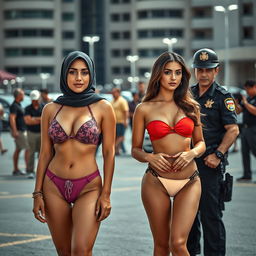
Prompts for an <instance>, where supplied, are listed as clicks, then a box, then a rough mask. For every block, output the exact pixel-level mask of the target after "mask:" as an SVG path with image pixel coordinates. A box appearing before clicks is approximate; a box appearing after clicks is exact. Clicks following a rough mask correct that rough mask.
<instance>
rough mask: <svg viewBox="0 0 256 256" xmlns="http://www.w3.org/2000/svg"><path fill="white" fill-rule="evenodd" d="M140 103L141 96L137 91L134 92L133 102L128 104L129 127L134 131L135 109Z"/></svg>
mask: <svg viewBox="0 0 256 256" xmlns="http://www.w3.org/2000/svg"><path fill="white" fill-rule="evenodd" d="M139 103H140V99H139V94H138V92H137V91H135V92H132V100H131V101H130V102H129V103H128V105H129V125H130V127H131V130H132V119H133V115H134V111H135V108H136V107H137V105H138V104H139Z"/></svg>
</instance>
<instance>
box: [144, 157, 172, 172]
mask: <svg viewBox="0 0 256 256" xmlns="http://www.w3.org/2000/svg"><path fill="white" fill-rule="evenodd" d="M170 157H171V156H170V155H167V154H164V153H157V154H150V155H149V157H148V162H149V164H150V166H151V167H152V168H153V169H154V170H156V171H160V172H170V171H172V164H171V163H169V161H168V160H167V159H166V158H170Z"/></svg>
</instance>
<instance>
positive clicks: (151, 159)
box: [132, 103, 171, 172]
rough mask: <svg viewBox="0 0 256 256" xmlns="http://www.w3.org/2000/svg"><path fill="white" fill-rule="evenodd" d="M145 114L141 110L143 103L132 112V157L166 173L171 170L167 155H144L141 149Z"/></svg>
mask: <svg viewBox="0 0 256 256" xmlns="http://www.w3.org/2000/svg"><path fill="white" fill-rule="evenodd" d="M145 112H146V111H145V110H144V109H143V103H142V104H139V105H138V106H137V107H136V109H135V112H134V116H133V128H132V157H133V158H135V159H136V160H138V161H139V162H144V163H145V162H148V163H149V164H150V165H151V166H152V167H153V168H154V169H156V170H159V171H166V172H168V171H169V170H170V169H171V164H170V163H169V162H168V161H167V160H166V158H165V157H169V155H167V154H164V153H159V154H152V153H146V152H145V151H143V149H142V147H143V139H144V133H145Z"/></svg>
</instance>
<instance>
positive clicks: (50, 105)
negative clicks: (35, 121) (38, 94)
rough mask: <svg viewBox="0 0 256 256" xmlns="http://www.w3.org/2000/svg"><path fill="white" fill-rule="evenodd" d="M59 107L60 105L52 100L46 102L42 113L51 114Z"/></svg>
mask: <svg viewBox="0 0 256 256" xmlns="http://www.w3.org/2000/svg"><path fill="white" fill-rule="evenodd" d="M60 107H61V105H60V104H57V103H54V102H50V103H47V104H46V105H45V106H44V108H43V114H44V115H51V114H53V115H54V114H55V112H56V111H58V110H59V108H60Z"/></svg>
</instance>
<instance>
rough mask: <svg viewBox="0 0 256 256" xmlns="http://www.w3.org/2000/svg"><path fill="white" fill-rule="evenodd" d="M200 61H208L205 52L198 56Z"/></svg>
mask: <svg viewBox="0 0 256 256" xmlns="http://www.w3.org/2000/svg"><path fill="white" fill-rule="evenodd" d="M199 58H200V60H202V61H206V60H208V59H209V55H208V53H207V52H201V54H200V56H199Z"/></svg>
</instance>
